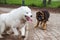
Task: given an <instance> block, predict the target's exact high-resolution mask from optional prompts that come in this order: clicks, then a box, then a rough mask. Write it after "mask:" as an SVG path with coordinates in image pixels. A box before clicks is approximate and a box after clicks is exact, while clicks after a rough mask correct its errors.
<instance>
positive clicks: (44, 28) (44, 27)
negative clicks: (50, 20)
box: [42, 22, 47, 30]
mask: <svg viewBox="0 0 60 40" xmlns="http://www.w3.org/2000/svg"><path fill="white" fill-rule="evenodd" d="M46 26H47V24H46V22H43V23H42V29H43V30H46Z"/></svg>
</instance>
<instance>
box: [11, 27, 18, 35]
mask: <svg viewBox="0 0 60 40" xmlns="http://www.w3.org/2000/svg"><path fill="white" fill-rule="evenodd" d="M12 30H13V32H14V35H16V36H18V35H19V32H18V30H17V28H16V27H12Z"/></svg>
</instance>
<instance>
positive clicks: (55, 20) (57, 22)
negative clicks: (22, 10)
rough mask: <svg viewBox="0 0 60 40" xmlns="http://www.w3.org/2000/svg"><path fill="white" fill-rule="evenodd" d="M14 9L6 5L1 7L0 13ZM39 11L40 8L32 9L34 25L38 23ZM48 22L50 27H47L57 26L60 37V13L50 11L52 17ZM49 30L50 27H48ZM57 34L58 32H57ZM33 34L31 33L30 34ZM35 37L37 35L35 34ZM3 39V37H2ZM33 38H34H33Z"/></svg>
mask: <svg viewBox="0 0 60 40" xmlns="http://www.w3.org/2000/svg"><path fill="white" fill-rule="evenodd" d="M12 9H14V8H5V7H0V13H7V12H10V11H11V10H12ZM37 11H39V9H37V10H35V9H32V14H33V27H34V25H35V24H36V16H35V15H36V14H35V13H36V12H37ZM47 24H48V26H49V27H47V28H50V29H51V28H52V29H53V28H55V29H56V31H57V32H58V34H59V37H60V13H55V12H50V18H49V22H47ZM30 26H32V25H30ZM47 30H48V29H47ZM29 35H30V33H29ZM29 35H28V37H27V39H26V40H29V39H30V37H29ZM56 35H57V34H56ZM30 36H31V35H30ZM34 38H35V36H34ZM1 40H2V39H1ZM3 40H15V39H14V38H13V39H10V38H9V39H3ZM16 40H18V39H16ZM31 40H32V39H31ZM36 40H37V39H36ZM59 40H60V39H59Z"/></svg>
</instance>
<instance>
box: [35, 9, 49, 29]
mask: <svg viewBox="0 0 60 40" xmlns="http://www.w3.org/2000/svg"><path fill="white" fill-rule="evenodd" d="M49 16H50V14H49V12H48V11H47V10H43V11H38V12H37V13H36V19H37V25H36V26H35V28H36V27H38V25H39V23H40V24H41V26H42V29H44V30H45V29H46V26H47V24H46V23H47V21H48V19H49Z"/></svg>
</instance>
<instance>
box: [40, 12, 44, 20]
mask: <svg viewBox="0 0 60 40" xmlns="http://www.w3.org/2000/svg"><path fill="white" fill-rule="evenodd" d="M40 13H41V14H42V19H44V13H43V12H42V11H40Z"/></svg>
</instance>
